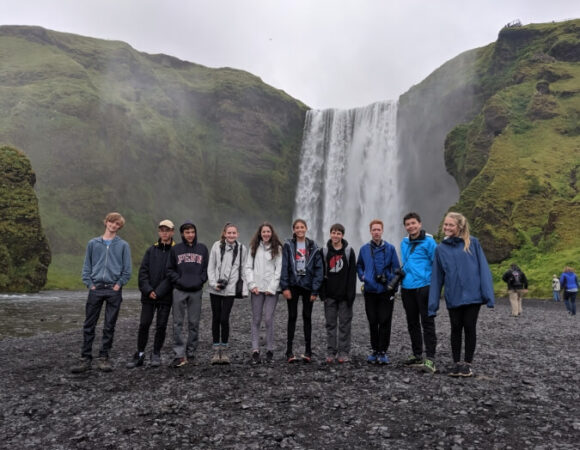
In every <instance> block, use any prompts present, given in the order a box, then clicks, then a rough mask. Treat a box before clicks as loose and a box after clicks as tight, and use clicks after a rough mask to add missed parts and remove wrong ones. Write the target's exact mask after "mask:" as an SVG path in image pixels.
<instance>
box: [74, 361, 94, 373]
mask: <svg viewBox="0 0 580 450" xmlns="http://www.w3.org/2000/svg"><path fill="white" fill-rule="evenodd" d="M87 370H91V360H90V359H89V358H81V360H80V361H79V362H78V364H77V365H76V366H73V367H71V369H70V371H71V373H83V372H86V371H87Z"/></svg>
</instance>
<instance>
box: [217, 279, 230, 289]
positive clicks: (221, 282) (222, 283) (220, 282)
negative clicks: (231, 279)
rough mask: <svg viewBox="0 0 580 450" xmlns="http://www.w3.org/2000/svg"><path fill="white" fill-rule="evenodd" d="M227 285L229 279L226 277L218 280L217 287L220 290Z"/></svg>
mask: <svg viewBox="0 0 580 450" xmlns="http://www.w3.org/2000/svg"><path fill="white" fill-rule="evenodd" d="M227 285H228V280H226V279H225V278H220V279H219V280H217V287H218V289H219V290H220V291H221V290H223V289H224V288H225V287H226V286H227Z"/></svg>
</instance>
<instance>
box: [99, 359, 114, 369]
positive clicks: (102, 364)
mask: <svg viewBox="0 0 580 450" xmlns="http://www.w3.org/2000/svg"><path fill="white" fill-rule="evenodd" d="M97 369H99V370H100V371H101V372H112V371H113V366H112V364H111V361H109V358H108V357H107V356H101V357H100V358H99V359H98V360H97Z"/></svg>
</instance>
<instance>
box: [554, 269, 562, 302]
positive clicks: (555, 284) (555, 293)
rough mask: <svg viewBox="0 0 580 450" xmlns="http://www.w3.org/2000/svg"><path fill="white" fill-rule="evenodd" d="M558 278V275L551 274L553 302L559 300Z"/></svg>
mask: <svg viewBox="0 0 580 450" xmlns="http://www.w3.org/2000/svg"><path fill="white" fill-rule="evenodd" d="M560 289H561V288H560V279H559V278H558V275H556V274H554V275H552V295H553V297H554V301H555V302H559V301H560Z"/></svg>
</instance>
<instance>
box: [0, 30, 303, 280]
mask: <svg viewBox="0 0 580 450" xmlns="http://www.w3.org/2000/svg"><path fill="white" fill-rule="evenodd" d="M0 59H1V60H2V64H1V65H0V143H4V144H6V145H10V146H14V147H16V148H19V149H21V150H22V151H23V152H24V153H25V154H26V155H27V156H28V157H29V158H30V160H31V162H32V166H33V167H34V170H35V172H36V174H37V179H38V183H37V186H36V189H37V193H38V198H39V203H40V212H41V216H42V221H43V224H44V226H45V230H46V234H47V236H48V239H49V242H50V246H51V249H52V253H53V264H52V265H51V268H50V271H49V283H48V285H47V287H50V288H54V287H75V286H80V280H79V278H80V270H81V265H82V259H83V255H84V250H85V245H86V242H87V241H88V239H89V238H91V237H93V236H95V235H97V234H99V233H101V232H102V219H103V217H104V216H105V214H106V213H107V212H109V211H113V210H116V211H119V212H121V213H122V214H123V215H124V216H125V217H126V219H127V225H126V226H125V228H124V229H123V230H122V233H121V236H122V237H124V238H125V239H127V240H128V241H129V243H130V244H131V248H132V251H133V258H134V260H135V263H136V264H137V263H138V262H139V260H140V258H141V256H142V255H143V252H144V250H145V248H146V247H147V245H150V244H151V243H152V241H153V239H154V238H155V229H156V228H155V227H156V224H157V223H158V221H159V220H160V219H161V218H170V219H172V220H173V221H174V222H175V223H176V224H179V223H181V222H182V221H183V220H185V219H191V220H193V221H194V222H195V223H196V224H197V225H198V230H199V238H200V241H202V242H206V243H207V244H211V243H212V242H213V241H214V240H216V239H217V238H218V237H219V234H220V231H221V227H222V226H223V224H224V223H225V222H226V221H235V222H238V221H239V222H240V228H241V231H242V232H243V233H244V235H245V236H247V235H249V234H250V233H251V232H253V231H254V229H255V228H256V227H257V225H258V223H259V222H261V221H263V220H269V221H272V222H274V223H276V224H287V223H288V222H289V221H290V219H291V214H292V206H293V201H294V189H295V185H296V181H297V170H295V168H296V167H297V165H298V160H299V154H300V151H299V150H300V144H301V138H302V128H303V122H304V116H305V111H306V107H305V106H304V105H303V104H301V103H300V102H298V101H297V100H295V99H293V98H291V97H289V96H288V95H287V94H285V93H284V92H282V91H280V90H276V89H274V88H272V87H270V86H268V85H266V84H264V83H263V82H262V81H261V80H260V79H259V78H257V77H255V76H253V75H251V74H249V73H246V72H242V71H239V70H233V69H229V68H223V69H209V68H207V67H203V66H200V65H196V64H192V63H188V62H185V61H181V60H178V59H176V58H173V57H171V56H167V55H149V54H145V53H140V52H137V51H135V50H134V49H133V48H131V47H130V46H129V45H127V44H125V43H122V42H117V41H105V40H99V39H92V38H86V37H81V36H77V35H72V34H65V33H58V32H53V31H49V30H46V29H42V28H39V27H26V26H2V27H0ZM133 278H134V280H135V279H136V277H133Z"/></svg>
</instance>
